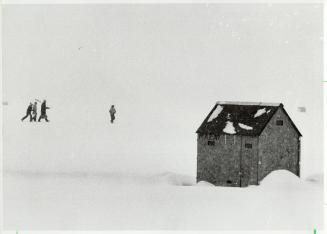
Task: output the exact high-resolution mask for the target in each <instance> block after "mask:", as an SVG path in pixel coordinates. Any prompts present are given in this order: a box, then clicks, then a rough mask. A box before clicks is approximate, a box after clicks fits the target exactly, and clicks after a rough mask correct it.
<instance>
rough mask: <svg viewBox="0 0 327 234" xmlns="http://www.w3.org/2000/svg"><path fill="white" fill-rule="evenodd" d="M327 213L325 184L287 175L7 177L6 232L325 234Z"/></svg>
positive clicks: (49, 175)
mask: <svg viewBox="0 0 327 234" xmlns="http://www.w3.org/2000/svg"><path fill="white" fill-rule="evenodd" d="M183 185H188V186H183ZM190 185H194V186H190ZM289 185H291V186H289ZM322 207H323V186H322V184H321V183H317V182H312V181H308V180H301V179H299V178H297V177H296V176H294V175H293V174H291V173H289V172H285V171H277V172H273V173H272V174H270V175H268V176H267V177H266V178H265V179H264V180H263V181H262V183H261V185H260V186H250V187H246V188H238V187H234V188H232V187H216V186H213V185H212V184H210V183H208V182H204V181H203V182H199V183H198V184H196V183H195V176H187V175H179V174H175V173H171V172H167V173H160V174H156V175H139V174H130V175H126V174H120V173H103V174H74V173H72V174H41V173H39V174H38V173H20V174H19V173H6V174H5V175H4V214H5V215H4V225H5V229H11V230H15V229H26V230H27V229H32V230H40V229H46V230H49V229H66V230H82V229H83V230H85V229H86V230H110V229H124V230H127V229H128V230H132V229H142V230H145V229H156V230H160V229H165V230H167V229H174V230H176V229H177V230H186V229H188V230H194V229H204V230H209V229H210V230H212V229H219V230H268V229H269V230H281V229H282V230H301V229H306V230H310V231H311V230H312V229H313V227H315V228H317V229H318V230H319V229H321V228H322V224H323V223H322V221H323V220H322V212H323V210H322Z"/></svg>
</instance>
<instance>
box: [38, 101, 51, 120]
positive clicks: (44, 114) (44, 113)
mask: <svg viewBox="0 0 327 234" xmlns="http://www.w3.org/2000/svg"><path fill="white" fill-rule="evenodd" d="M47 109H50V107H47V102H46V100H44V101H43V102H42V104H41V115H40V117H39V120H38V122H40V121H41V119H45V121H47V122H49V120H48V116H47Z"/></svg>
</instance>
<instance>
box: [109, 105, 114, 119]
mask: <svg viewBox="0 0 327 234" xmlns="http://www.w3.org/2000/svg"><path fill="white" fill-rule="evenodd" d="M109 113H110V119H111V120H110V122H111V123H114V120H115V114H116V109H115V106H114V105H111V108H110V110H109Z"/></svg>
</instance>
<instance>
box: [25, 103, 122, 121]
mask: <svg viewBox="0 0 327 234" xmlns="http://www.w3.org/2000/svg"><path fill="white" fill-rule="evenodd" d="M35 100H36V101H35V102H34V104H32V102H30V104H29V105H28V107H27V110H26V115H25V116H24V117H23V118H22V119H21V121H24V120H25V119H26V118H27V117H30V122H33V121H34V122H36V119H37V102H41V101H39V100H38V99H35ZM47 109H50V107H48V106H47V102H46V100H43V102H42V104H41V115H40V117H39V119H38V122H40V121H41V119H45V121H47V122H49V120H48V116H47ZM109 114H110V122H111V123H114V120H115V114H116V109H115V106H114V105H111V107H110V109H109Z"/></svg>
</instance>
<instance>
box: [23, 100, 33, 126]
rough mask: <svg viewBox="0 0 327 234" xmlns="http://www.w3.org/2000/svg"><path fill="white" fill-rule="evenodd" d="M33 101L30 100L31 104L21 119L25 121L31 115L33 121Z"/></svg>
mask: <svg viewBox="0 0 327 234" xmlns="http://www.w3.org/2000/svg"><path fill="white" fill-rule="evenodd" d="M32 106H33V105H32V103H31V102H30V104H29V105H28V107H27V110H26V115H25V116H24V117H23V118H22V119H21V121H24V119H26V118H27V117H28V116H29V117H30V121H32Z"/></svg>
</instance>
